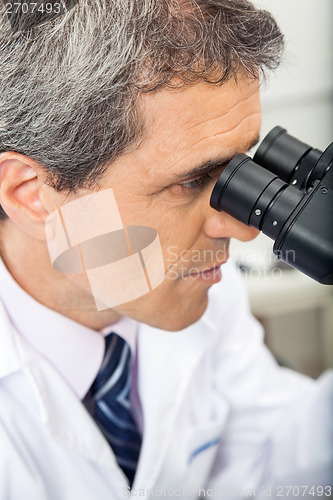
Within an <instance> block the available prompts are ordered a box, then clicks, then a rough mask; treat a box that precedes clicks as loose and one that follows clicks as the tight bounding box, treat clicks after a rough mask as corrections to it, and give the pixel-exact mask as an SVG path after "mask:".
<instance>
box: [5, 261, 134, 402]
mask: <svg viewBox="0 0 333 500" xmlns="http://www.w3.org/2000/svg"><path fill="white" fill-rule="evenodd" d="M0 283H1V285H0V300H1V301H2V303H3V305H4V307H5V309H6V311H7V314H8V316H9V319H10V321H11V323H12V324H13V326H14V327H15V329H16V330H17V332H18V333H19V334H20V335H22V336H23V337H24V338H25V339H26V340H27V341H28V342H29V344H30V345H31V346H32V347H33V348H34V349H35V350H36V351H38V352H39V353H40V354H41V355H42V356H43V357H44V358H46V359H47V360H48V361H49V362H50V363H51V364H52V365H53V367H54V368H55V369H56V370H57V371H58V372H59V374H60V375H61V376H62V377H63V378H64V379H65V381H66V382H67V383H68V385H69V386H70V387H71V388H72V390H73V391H74V393H75V394H76V395H77V396H78V397H79V398H80V399H83V397H84V396H85V395H86V393H87V392H88V390H89V388H90V386H91V385H92V383H93V381H94V379H95V378H96V375H97V373H98V370H99V368H100V366H101V364H102V361H103V357H104V350H105V341H104V336H105V335H106V334H108V333H110V332H115V333H117V334H118V335H120V336H122V337H123V338H124V340H126V341H127V342H128V343H129V345H130V347H131V349H132V353H133V354H134V352H135V344H136V334H137V323H136V322H135V321H134V320H131V319H129V318H127V317H122V318H121V319H120V320H119V321H117V322H116V323H114V324H112V325H110V326H108V327H107V328H103V330H101V331H100V332H96V331H95V330H91V329H90V328H87V327H85V326H83V325H81V324H80V323H77V322H76V321H73V320H71V319H70V318H67V317H66V316H63V315H62V314H59V313H57V312H55V311H53V310H52V309H49V308H48V307H46V306H44V305H42V304H40V303H39V302H37V301H36V300H35V299H34V298H33V297H31V296H30V295H29V294H28V293H27V292H25V291H24V290H23V289H22V288H21V287H20V286H19V285H18V283H17V282H16V281H15V280H14V278H13V277H12V276H11V274H10V273H9V271H8V269H7V268H6V266H5V264H4V262H3V261H2V259H1V258H0Z"/></svg>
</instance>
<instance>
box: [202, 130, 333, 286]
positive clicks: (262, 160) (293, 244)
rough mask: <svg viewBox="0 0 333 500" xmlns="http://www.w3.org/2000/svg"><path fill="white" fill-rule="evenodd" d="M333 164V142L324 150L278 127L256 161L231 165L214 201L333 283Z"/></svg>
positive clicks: (282, 253)
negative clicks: (315, 147)
mask: <svg viewBox="0 0 333 500" xmlns="http://www.w3.org/2000/svg"><path fill="white" fill-rule="evenodd" d="M332 163H333V143H332V144H331V145H330V146H329V147H328V148H327V149H326V150H325V151H324V153H322V152H321V151H319V150H318V149H313V148H312V147H311V146H309V145H307V144H305V143H303V142H301V141H299V140H298V139H295V138H294V137H292V136H291V135H289V134H288V133H287V131H286V130H285V129H283V128H282V127H275V128H274V129H273V130H271V132H270V133H269V134H268V135H267V136H266V137H265V138H264V140H263V141H262V143H261V144H260V146H259V148H258V150H257V152H256V154H255V155H254V158H253V160H252V158H250V157H249V156H247V155H245V154H239V155H237V156H235V157H234V158H233V159H232V160H231V161H230V162H229V163H228V165H227V166H226V168H225V169H224V171H223V172H222V174H221V175H220V177H219V179H218V180H217V182H216V184H215V186H214V189H213V192H212V195H211V198H210V205H211V206H212V207H213V208H214V209H215V210H217V211H219V212H221V211H225V212H227V213H228V214H229V215H231V216H233V217H235V218H236V219H237V220H239V221H240V222H243V223H244V224H247V225H248V226H252V227H255V228H257V229H259V230H260V231H262V232H263V233H264V234H266V235H267V236H269V237H270V238H272V239H273V240H274V241H275V244H274V247H273V251H274V253H275V254H276V255H277V256H278V258H280V259H281V260H283V261H284V262H287V263H288V264H290V265H292V266H293V267H295V268H297V269H299V270H301V271H302V272H304V273H305V274H307V275H309V276H311V277H312V278H313V279H315V280H317V281H319V282H321V283H325V284H333V169H331V168H330V167H331V165H332ZM290 251H292V252H293V253H292V255H293V256H294V259H293V261H292V262H291V261H290V259H289V260H288V255H289V256H290Z"/></svg>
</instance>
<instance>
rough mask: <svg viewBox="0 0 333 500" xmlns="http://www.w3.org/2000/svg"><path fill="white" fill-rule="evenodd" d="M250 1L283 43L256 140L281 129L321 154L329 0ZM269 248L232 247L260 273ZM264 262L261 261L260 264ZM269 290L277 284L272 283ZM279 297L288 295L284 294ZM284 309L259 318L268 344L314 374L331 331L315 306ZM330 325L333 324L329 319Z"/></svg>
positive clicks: (327, 90) (329, 127)
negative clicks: (270, 18) (268, 16)
mask: <svg viewBox="0 0 333 500" xmlns="http://www.w3.org/2000/svg"><path fill="white" fill-rule="evenodd" d="M253 3H255V4H256V5H257V6H260V7H262V8H265V9H267V10H269V11H271V12H272V13H273V15H274V17H275V18H276V20H277V22H278V24H279V26H280V27H281V29H282V31H283V32H284V34H285V37H286V44H287V45H286V52H285V55H284V58H283V62H282V65H281V66H280V68H279V69H278V70H277V71H276V73H275V74H272V75H271V76H270V78H269V81H268V84H265V85H264V87H263V89H262V112H263V123H262V134H261V137H262V138H263V137H264V136H265V135H266V134H267V133H268V132H269V130H271V129H272V128H273V127H274V126H275V125H281V126H282V127H284V128H286V129H287V130H288V132H289V133H290V134H291V135H294V136H295V137H297V138H298V139H300V140H302V141H303V142H306V143H308V144H310V145H311V146H313V147H316V148H318V149H321V150H323V149H325V148H326V147H327V146H328V145H329V144H330V143H331V142H332V141H333V57H332V52H333V51H332V47H333V29H332V20H333V1H332V0H254V2H253ZM272 246H273V242H272V240H269V239H268V238H266V237H265V236H263V235H260V237H259V239H258V240H255V242H254V243H253V244H252V243H247V244H245V246H244V244H239V243H237V242H234V243H233V245H232V248H233V249H234V252H235V253H236V255H241V256H242V257H244V248H247V249H248V251H249V253H250V254H251V259H253V253H256V254H257V255H258V266H263V269H264V268H265V267H266V268H267V267H269V266H271V265H272V254H271V248H272ZM251 249H252V250H251ZM253 249H254V250H253ZM263 258H264V259H266V263H263V262H262V259H263ZM245 260H246V257H245ZM243 261H244V258H243ZM292 272H295V273H298V271H292ZM264 274H266V275H267V272H266V271H265V273H264V272H263V273H262V275H264ZM256 276H258V274H256ZM295 279H297V276H296V275H295ZM266 285H267V283H266ZM266 285H265V286H266ZM279 285H280V284H279ZM262 286H263V283H262V282H261V279H260V278H258V279H253V278H252V281H251V283H250V286H249V290H250V293H251V294H253V295H254V296H256V297H254V302H255V300H256V299H257V298H258V296H259V289H258V287H262ZM271 286H272V287H275V286H276V284H275V283H274V280H273V281H272V284H271ZM322 286H324V285H322ZM256 287H257V290H256ZM329 288H333V287H329ZM281 290H283V287H281ZM281 293H286V294H287V291H285V292H281ZM272 296H274V293H273V291H272ZM310 302H311V301H310ZM332 307H333V302H332ZM288 309H289V310H288V312H286V313H285V314H283V313H282V314H280V315H278V316H276V315H274V316H273V317H272V316H271V317H270V316H268V317H267V318H262V319H263V320H264V324H265V327H266V331H267V343H268V344H269V346H270V347H271V349H272V350H273V352H274V353H275V354H276V355H277V356H278V357H279V358H280V359H281V360H283V361H284V362H286V363H287V364H289V365H290V366H292V367H293V368H295V369H297V370H299V371H302V372H304V373H308V374H310V375H313V376H316V375H318V374H319V373H320V372H321V371H322V370H323V369H324V368H326V367H327V365H328V363H327V362H326V363H325V362H324V358H325V349H327V348H326V346H327V345H333V344H332V339H333V331H332V332H331V334H332V337H331V340H328V339H327V327H326V331H325V334H323V331H322V330H323V315H322V314H321V313H320V310H318V308H313V309H311V308H309V310H305V311H302V312H299V311H296V312H294V313H293V312H292V311H290V308H289V307H288ZM325 314H327V310H326V313H325ZM326 319H327V318H326ZM329 321H330V322H331V324H332V317H330V320H329ZM332 330H333V328H332ZM323 335H326V344H323ZM330 363H331V361H330Z"/></svg>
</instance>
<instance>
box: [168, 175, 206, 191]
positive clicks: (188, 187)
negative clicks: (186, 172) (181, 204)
mask: <svg viewBox="0 0 333 500" xmlns="http://www.w3.org/2000/svg"><path fill="white" fill-rule="evenodd" d="M213 180H214V179H213V177H211V176H210V175H204V176H203V177H199V179H195V180H193V181H189V182H184V183H182V184H175V185H174V186H172V188H173V190H178V192H181V193H183V194H186V193H191V192H198V191H203V190H204V188H205V187H206V186H208V185H209V184H210V183H212V182H213Z"/></svg>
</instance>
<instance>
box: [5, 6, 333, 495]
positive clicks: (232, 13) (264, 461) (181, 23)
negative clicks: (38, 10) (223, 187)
mask: <svg viewBox="0 0 333 500" xmlns="http://www.w3.org/2000/svg"><path fill="white" fill-rule="evenodd" d="M22 15H23V14H22ZM0 37H1V47H2V52H1V56H0V61H1V80H2V89H1V97H0V99H1V113H0V151H1V153H0V203H1V205H2V208H3V220H2V222H1V224H0V251H1V257H2V263H1V272H0V274H1V286H0V296H1V309H0V310H1V323H0V325H1V326H0V330H1V336H0V342H1V349H0V360H1V362H0V373H1V379H0V381H1V382H0V384H1V385H0V408H1V410H0V418H1V420H0V436H1V448H0V457H1V460H0V463H1V469H0V470H1V481H0V498H1V499H6V500H7V499H15V500H17V499H21V498H22V499H23V498H24V499H34V500H37V499H38V500H39V499H61V500H67V499H68V500H69V499H73V498H80V499H95V498H98V499H120V498H123V497H124V496H128V495H130V494H131V495H133V496H141V497H160V496H164V497H172V496H183V497H186V496H189V494H191V496H192V497H194V498H198V497H199V496H201V497H205V496H210V497H211V498H216V499H219V498H234V497H235V496H239V497H241V496H256V498H261V497H264V496H272V497H277V496H282V497H283V496H286V497H287V496H289V497H290V496H291V494H293V495H294V496H298V495H299V493H297V491H296V490H292V493H290V491H287V489H286V488H287V487H288V486H292V487H299V488H301V486H302V487H303V490H300V491H301V494H302V493H304V495H303V497H306V496H307V495H310V496H308V497H309V498H313V496H314V495H317V494H320V491H322V494H323V495H324V496H328V495H329V494H330V480H331V467H332V463H333V457H332V450H331V447H330V446H329V440H330V438H331V433H332V427H331V422H332V408H331V395H332V377H331V376H330V375H329V374H326V375H325V376H323V377H322V378H321V379H320V380H318V381H317V382H314V381H312V380H310V379H307V378H306V377H303V376H301V375H299V374H296V373H293V372H292V371H289V370H287V369H282V368H280V367H278V366H277V365H276V363H275V361H274V360H273V358H272V356H271V355H270V353H269V352H268V351H267V350H266V348H265V347H264V345H263V342H262V331H261V329H260V328H259V326H258V324H257V323H256V321H255V320H254V319H253V318H252V317H251V315H250V313H249V310H248V305H247V301H246V297H245V295H244V290H243V287H242V285H241V281H240V278H239V276H238V273H237V272H236V270H235V269H234V268H233V266H232V264H231V263H229V262H228V263H227V262H226V261H227V259H228V247H229V241H230V238H237V239H239V240H241V241H247V240H250V239H252V238H253V237H254V236H255V235H256V232H255V231H254V230H253V229H252V228H249V227H247V226H244V225H243V224H241V223H239V222H238V221H236V220H234V219H233V218H232V217H230V216H228V215H227V214H225V213H218V212H216V211H214V210H213V209H212V208H211V207H210V206H209V198H210V194H211V191H212V188H213V186H214V182H215V181H216V179H217V178H218V176H219V174H220V172H221V171H222V169H223V166H224V165H225V164H226V163H227V162H228V160H229V159H231V158H232V157H233V156H234V155H236V154H237V153H240V152H246V151H247V150H248V149H249V148H251V147H252V146H253V145H254V144H255V143H256V142H257V141H258V136H259V129H260V120H261V115H260V102H259V79H260V72H261V71H262V70H263V68H264V67H268V68H273V67H275V66H276V65H277V64H278V61H279V57H280V53H281V49H282V43H283V42H282V35H281V33H280V32H279V29H278V27H277V26H276V24H275V22H274V20H273V19H272V18H271V16H270V15H269V14H268V13H267V12H263V11H259V10H256V9H255V8H254V7H253V6H252V5H251V4H250V3H248V2H247V1H245V0H228V1H225V0H217V1H207V0H200V1H197V2H191V1H180V0H175V1H169V0H159V1H158V2H156V1H153V0H143V1H140V2H133V1H130V0H127V1H126V0H119V1H115V2H112V3H107V2H104V1H103V0H94V1H89V0H81V1H79V2H78V4H77V5H75V7H73V8H72V9H71V10H70V11H69V12H67V13H65V14H64V15H63V16H62V17H57V18H55V19H53V20H50V21H49V22H45V23H43V24H40V25H37V26H32V27H31V28H29V29H28V30H25V31H24V30H22V31H21V32H20V31H15V32H13V31H12V30H11V27H10V25H9V23H8V21H7V20H6V18H5V17H4V16H3V18H2V20H1V29H0ZM105 193H111V194H112V200H113V203H114V207H116V208H115V210H118V211H119V215H120V217H121V223H122V227H123V228H131V227H139V228H140V227H148V228H152V229H153V230H154V231H155V232H156V234H157V235H158V239H159V244H160V248H161V249H162V254H163V259H164V262H163V263H164V271H165V276H164V278H163V280H161V283H160V284H159V285H158V286H156V287H150V291H149V293H142V294H141V295H140V294H137V296H136V297H135V298H134V299H133V298H132V299H131V300H127V301H125V302H121V300H118V301H115V302H114V304H115V305H112V306H111V304H110V303H109V302H108V299H109V295H108V293H110V294H114V290H116V294H118V293H120V290H119V289H120V288H122V287H128V289H131V287H133V286H135V285H136V280H135V279H133V280H132V281H131V278H130V276H129V275H128V276H127V275H126V279H123V280H121V279H120V280H119V281H115V282H109V280H108V279H105V280H102V282H101V281H99V282H98V286H99V292H98V293H97V297H96V295H95V294H94V293H93V290H92V286H91V281H90V278H89V272H88V271H89V270H88V271H87V269H85V268H84V265H83V264H85V259H84V257H85V255H84V254H82V247H80V244H78V245H77V247H78V255H79V253H80V252H81V253H80V257H81V260H82V265H83V269H82V272H76V271H73V269H72V268H70V269H62V268H61V269H60V270H59V269H56V266H55V265H52V264H54V260H53V259H52V257H51V259H50V253H49V250H50V240H52V238H53V237H54V235H55V233H56V232H57V230H56V227H55V226H54V227H53V228H52V229H51V233H52V234H51V235H50V234H48V229H47V224H46V226H45V223H47V222H48V221H50V217H51V218H52V216H53V215H52V214H55V213H56V214H59V221H60V222H59V224H62V225H64V224H65V223H66V220H63V219H64V213H65V211H66V209H67V210H68V207H75V206H77V205H75V204H76V203H80V202H81V201H82V200H86V199H88V200H89V202H90V200H92V199H95V198H89V197H90V196H98V197H99V196H104V195H105ZM87 197H88V198H87ZM99 199H104V198H99ZM82 203H84V201H82ZM89 206H90V207H91V206H92V205H89V203H88V205H87V207H88V209H87V211H86V212H80V211H79V212H78V213H76V216H75V217H74V224H73V226H74V229H73V230H75V226H76V225H79V226H80V228H81V223H82V219H83V220H85V217H88V218H89V224H87V226H88V227H89V230H91V228H92V227H94V225H95V224H96V226H98V227H100V226H99V225H100V224H101V226H102V225H103V224H104V223H105V221H108V219H109V218H110V217H113V216H114V213H112V214H110V212H109V211H108V210H107V209H106V208H105V210H103V206H102V208H101V209H99V210H98V211H97V212H96V213H95V212H94V210H92V209H91V210H90V211H89ZM60 219H61V220H60ZM101 221H102V223H101ZM65 225H66V224H65ZM82 228H84V224H83V225H82ZM80 230H81V229H80ZM84 230H85V228H84V229H82V231H84ZM127 236H128V234H127ZM66 237H67V238H68V239H70V238H71V234H70V232H69V231H68V234H67V236H66ZM82 239H83V238H82ZM127 242H128V240H127ZM67 243H68V242H67ZM59 245H60V243H59ZM92 245H93V251H92V254H93V255H95V252H99V247H100V240H99V241H98V242H97V241H95V240H94V241H93V242H92ZM103 250H104V248H103ZM110 251H111V250H110ZM140 251H141V250H140ZM51 253H52V252H51ZM60 253H61V252H60V251H59V254H60ZM142 253H143V250H142ZM128 255H129V256H130V255H131V249H130V245H129V249H128ZM154 255H155V257H156V259H155V258H153V259H152V260H153V262H155V260H158V258H159V256H160V254H159V253H158V252H157V253H156V254H154ZM120 261H121V259H120ZM121 262H122V261H121ZM143 267H145V268H146V271H147V270H149V266H148V264H147V262H145V266H143ZM84 271H85V272H84ZM221 278H222V279H221ZM128 279H129V280H130V283H129V284H128V283H127V281H128ZM102 287H104V288H103V293H102V292H100V290H101V288H102ZM105 291H106V292H105ZM99 293H101V295H99ZM104 293H106V295H107V297H105V295H103V294H104ZM117 297H119V296H117ZM103 300H104V306H103V307H98V304H99V301H103ZM111 332H112V333H111ZM115 334H116V335H117V336H114V335H115ZM104 336H105V338H106V340H104ZM108 338H109V339H110V338H111V339H116V340H115V341H113V340H111V347H112V349H113V351H112V349H111V351H110V352H111V354H109V351H108V345H109V344H108ZM121 339H123V340H125V341H126V342H125V343H123V345H124V349H127V351H126V356H127V357H126V359H127V360H128V361H129V352H130V354H131V361H130V363H131V374H132V381H133V383H132V386H131V397H130V402H129V401H128V400H127V397H126V398H122V397H120V396H119V395H118V396H117V397H115V398H114V399H116V400H117V401H118V402H119V401H120V402H121V404H122V405H123V409H124V408H125V407H126V409H127V410H128V409H129V410H130V412H131V415H132V417H133V421H131V424H130V425H129V426H128V427H126V426H125V425H123V426H122V424H123V423H124V421H125V420H124V419H125V417H124V419H118V422H116V423H117V425H118V427H120V428H122V427H126V429H130V431H128V433H129V434H130V432H133V433H134V424H135V428H136V429H137V432H138V436H139V438H138V441H135V443H134V437H132V438H131V439H129V440H127V438H126V433H125V434H122V437H121V439H119V437H117V436H116V435H115V434H113V431H112V432H111V431H110V430H108V429H109V428H108V422H106V421H105V420H104V423H103V422H102V423H101V421H100V420H99V418H98V415H97V413H96V412H95V409H94V408H95V406H94V401H95V403H96V400H95V399H94V398H95V388H96V383H97V385H98V384H99V380H100V378H99V377H100V374H101V373H102V376H104V370H105V368H108V367H109V366H111V365H112V363H114V364H116V363H115V362H114V359H115V347H114V345H118V344H120V342H122V340H121ZM117 343H118V344H117ZM105 345H106V346H107V348H106V353H107V354H106V355H105V358H104V361H103V357H104V351H105ZM122 352H125V351H122ZM119 356H120V357H121V359H123V358H122V356H123V354H121V355H119ZM124 356H125V355H124ZM124 359H125V358H124ZM120 365H121V363H119V365H117V366H116V368H115V370H116V372H117V370H118V372H117V373H118V376H119V377H121V376H122V375H120V368H119V366H120ZM113 373H114V372H113ZM112 376H113V377H114V375H112ZM126 380H127V379H126ZM105 381H106V382H107V383H108V381H107V380H104V382H105ZM104 382H103V384H104ZM103 384H102V385H101V386H100V387H99V388H97V392H98V390H100V388H101V387H102V392H103V390H104V389H103V388H104V386H103ZM126 384H127V382H126ZM109 385H110V384H109ZM124 390H125V389H124ZM126 390H128V387H127V386H126ZM117 398H118V399H117ZM119 398H120V399H119ZM104 403H105V402H104V401H102V402H101V403H100V405H99V408H100V409H102V410H103V409H104V410H105V411H104V417H105V416H106V415H110V414H111V416H112V411H111V410H110V409H108V408H107V407H106V406H105V405H104ZM105 404H106V403H105ZM108 404H109V402H108ZM112 404H113V402H112V401H111V402H110V405H112ZM129 404H130V408H128V407H129ZM103 405H104V406H103ZM97 406H98V404H97ZM124 415H125V410H124ZM132 417H130V418H132ZM126 418H128V417H127V413H126ZM110 420H111V418H110ZM99 427H100V429H101V430H100V429H99ZM133 436H134V434H133ZM126 440H127V441H128V442H127V441H126ZM120 441H122V442H124V446H127V447H128V448H133V449H134V448H135V449H137V450H139V456H138V461H137V463H135V464H134V465H133V463H134V459H131V461H130V462H127V463H126V460H121V457H120V456H119V455H120V454H119V453H118V451H119V450H118V451H117V447H118V446H119V447H120V444H119V443H120ZM131 467H133V468H132V476H131V471H130V470H129V469H130V468H131ZM318 488H319V490H318ZM320 488H322V490H320ZM189 492H191V493H189Z"/></svg>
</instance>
